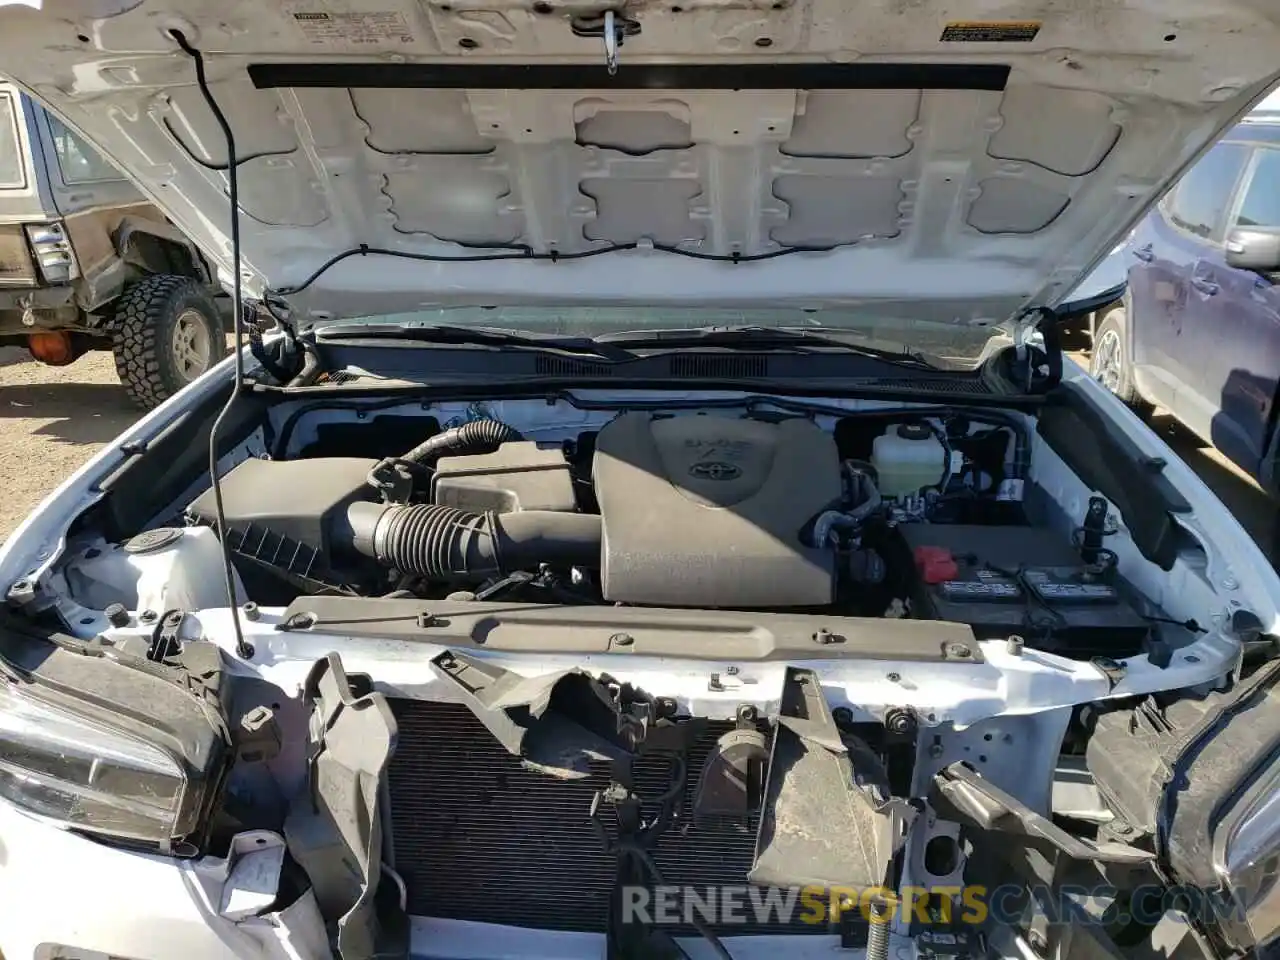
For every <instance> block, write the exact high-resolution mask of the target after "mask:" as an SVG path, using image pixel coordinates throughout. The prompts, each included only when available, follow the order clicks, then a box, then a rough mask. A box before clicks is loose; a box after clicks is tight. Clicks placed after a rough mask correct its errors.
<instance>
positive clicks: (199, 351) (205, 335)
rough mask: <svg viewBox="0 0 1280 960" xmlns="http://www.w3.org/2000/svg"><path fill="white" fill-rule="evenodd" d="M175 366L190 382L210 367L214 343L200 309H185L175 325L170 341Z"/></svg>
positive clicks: (183, 377)
mask: <svg viewBox="0 0 1280 960" xmlns="http://www.w3.org/2000/svg"><path fill="white" fill-rule="evenodd" d="M170 350H171V352H172V353H173V366H174V369H175V370H176V371H177V373H178V376H180V377H181V378H182V379H183V380H184V381H186V382H187V383H190V382H191V381H192V380H194V379H195V378H196V377H198V376H200V374H202V373H204V372H205V371H206V370H208V369H209V363H210V361H211V360H212V358H213V343H212V341H211V340H210V337H209V326H208V322H207V321H206V320H205V318H204V316H203V315H202V314H201V313H200V311H199V310H184V311H182V313H180V314H179V315H178V319H177V321H175V322H174V325H173V339H172V341H171V343H170Z"/></svg>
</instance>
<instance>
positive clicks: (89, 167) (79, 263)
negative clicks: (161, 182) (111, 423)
mask: <svg viewBox="0 0 1280 960" xmlns="http://www.w3.org/2000/svg"><path fill="white" fill-rule="evenodd" d="M214 294H215V291H214V289H213V288H212V286H211V284H210V273H209V270H208V267H207V266H206V264H205V262H204V260H203V258H202V257H201V255H200V253H199V251H198V250H197V249H196V247H195V246H194V245H193V244H192V243H191V242H190V241H189V240H188V239H187V238H186V237H185V236H183V235H182V233H181V232H180V231H178V230H177V229H176V228H174V227H173V226H172V225H171V224H170V223H169V222H168V220H166V219H165V217H164V215H163V214H162V213H161V212H160V211H159V210H158V209H157V208H156V207H155V206H154V205H152V204H151V203H149V202H148V201H147V200H146V199H145V197H143V195H142V194H141V193H140V192H139V191H138V189H137V188H136V187H135V186H134V185H133V183H132V182H130V181H129V180H127V179H125V177H124V176H123V175H122V174H121V173H120V171H119V170H117V169H116V168H115V167H114V166H112V165H111V163H110V162H109V161H107V160H106V159H105V158H104V157H103V156H102V155H101V154H99V153H98V152H97V151H96V150H94V149H93V148H92V147H90V146H89V145H88V144H87V143H85V141H84V140H83V139H82V138H80V137H78V136H76V134H74V133H72V132H71V131H70V130H69V129H67V127H65V126H64V125H63V124H62V123H61V122H60V121H59V120H58V119H57V118H56V117H54V116H52V115H51V114H49V113H48V112H46V111H45V110H44V109H43V108H42V107H41V106H40V105H39V104H37V103H36V102H35V101H34V100H32V99H31V98H30V97H28V96H26V95H25V94H23V93H22V92H21V91H20V90H19V89H17V88H16V87H14V86H12V85H10V84H0V344H19V345H22V346H26V347H28V348H29V349H30V351H31V354H32V356H33V357H35V358H36V359H37V360H40V361H41V362H43V363H48V364H53V365H55V366H61V365H64V364H68V363H71V362H72V361H74V360H75V359H76V358H77V357H79V356H80V355H81V354H83V353H84V352H85V351H86V350H92V349H110V350H112V351H113V352H114V354H115V359H116V371H117V373H118V374H119V376H120V381H121V383H123V384H124V387H125V390H126V391H127V392H128V393H129V396H130V397H131V398H132V399H133V400H134V401H135V402H136V403H137V404H139V405H140V406H142V407H153V406H155V405H156V404H157V403H159V402H160V401H162V400H164V399H166V398H167V397H169V396H171V395H172V394H173V393H175V392H176V391H178V390H179V389H181V388H182V387H184V386H185V385H186V384H187V383H189V382H190V381H191V380H193V379H195V378H196V377H198V376H199V375H200V374H202V373H204V372H205V371H206V370H208V369H209V368H210V367H211V366H212V365H213V364H214V363H215V362H216V361H217V360H218V359H219V358H220V357H221V356H222V355H223V354H224V353H225V352H226V348H225V337H224V333H223V321H222V318H221V311H220V309H219V307H218V301H217V300H215V299H214Z"/></svg>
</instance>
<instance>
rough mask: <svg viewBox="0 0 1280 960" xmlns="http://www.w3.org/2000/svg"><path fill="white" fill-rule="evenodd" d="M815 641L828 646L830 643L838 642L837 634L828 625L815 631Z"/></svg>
mask: <svg viewBox="0 0 1280 960" xmlns="http://www.w3.org/2000/svg"><path fill="white" fill-rule="evenodd" d="M813 642H814V643H820V644H822V645H823V646H826V645H827V644H829V643H835V642H836V635H835V634H834V633H832V632H831V631H830V630H828V629H827V628H826V627H823V628H821V629H820V630H818V631H816V632H815V633H814V635H813Z"/></svg>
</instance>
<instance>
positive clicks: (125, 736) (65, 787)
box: [0, 683, 187, 846]
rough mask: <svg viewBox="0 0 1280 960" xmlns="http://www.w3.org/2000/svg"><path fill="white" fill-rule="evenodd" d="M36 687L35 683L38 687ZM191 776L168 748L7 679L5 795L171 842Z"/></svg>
mask: <svg viewBox="0 0 1280 960" xmlns="http://www.w3.org/2000/svg"><path fill="white" fill-rule="evenodd" d="M31 686H34V685H31ZM186 793H187V776H186V773H185V771H184V769H183V766H182V764H181V763H180V762H179V761H178V760H177V759H175V758H174V757H173V756H172V755H171V754H169V753H168V752H167V751H166V750H164V749H162V748H161V747H159V746H157V745H155V744H153V743H149V742H147V741H145V740H143V739H141V738H139V737H137V736H135V735H133V734H131V733H127V732H125V731H123V730H120V729H115V728H113V727H111V726H109V725H107V724H104V723H102V722H101V721H99V720H96V719H90V718H88V717H85V716H81V715H79V714H77V713H73V712H71V711H70V710H67V709H64V708H63V707H61V706H55V705H54V704H53V703H51V702H48V701H46V700H44V699H43V698H41V697H39V696H37V695H35V691H34V690H27V689H23V688H21V687H20V686H19V685H18V684H15V683H0V797H3V798H4V799H5V800H7V801H9V802H10V803H13V804H14V805H16V806H18V807H21V808H22V809H24V810H26V811H28V812H30V813H34V814H36V815H38V816H40V817H44V818H47V819H50V820H55V821H60V822H61V823H62V824H64V825H66V826H67V827H70V828H73V829H76V830H83V831H86V832H90V833H95V834H103V835H106V836H110V837H115V838H119V839H122V840H132V841H139V842H142V843H146V844H157V845H161V846H166V845H167V844H168V843H169V841H170V840H171V839H172V838H174V837H175V836H179V835H181V834H182V833H183V832H184V831H183V827H182V824H181V822H180V821H181V819H182V811H183V808H184V799H185V796H186Z"/></svg>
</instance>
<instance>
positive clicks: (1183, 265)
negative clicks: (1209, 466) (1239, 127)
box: [1128, 143, 1250, 429]
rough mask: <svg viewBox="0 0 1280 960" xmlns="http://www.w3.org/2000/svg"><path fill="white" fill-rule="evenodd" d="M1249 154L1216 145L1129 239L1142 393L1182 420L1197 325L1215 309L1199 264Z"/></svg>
mask: <svg viewBox="0 0 1280 960" xmlns="http://www.w3.org/2000/svg"><path fill="white" fill-rule="evenodd" d="M1249 153H1250V148H1249V146H1248V145H1246V144H1242V143H1220V144H1218V145H1217V146H1215V147H1214V148H1213V149H1212V150H1210V151H1209V152H1208V153H1207V154H1205V155H1204V157H1202V158H1201V159H1200V161H1199V162H1198V163H1197V164H1196V165H1195V166H1194V167H1192V168H1191V169H1190V170H1189V171H1188V172H1187V173H1186V174H1185V175H1184V176H1183V178H1182V179H1181V181H1179V183H1178V184H1177V186H1175V187H1174V189H1173V190H1172V191H1171V192H1170V193H1169V194H1168V195H1167V196H1166V197H1165V199H1164V200H1163V201H1161V203H1160V205H1159V206H1158V208H1157V209H1156V210H1155V211H1154V212H1153V213H1152V214H1151V215H1150V216H1148V217H1147V218H1145V219H1144V220H1143V221H1142V223H1141V224H1140V225H1139V226H1138V228H1137V230H1135V231H1134V234H1133V237H1132V238H1131V239H1130V241H1129V244H1128V255H1129V260H1130V263H1129V300H1130V304H1129V312H1130V318H1129V321H1130V327H1131V331H1130V336H1131V338H1132V345H1133V354H1132V355H1133V374H1134V382H1135V383H1136V384H1137V386H1138V388H1139V391H1140V392H1141V393H1142V395H1143V396H1144V397H1146V398H1147V399H1149V400H1151V401H1152V402H1154V403H1158V404H1160V405H1161V406H1164V407H1167V408H1169V409H1170V410H1171V411H1173V412H1174V415H1175V416H1177V417H1178V418H1179V419H1183V410H1182V403H1183V402H1184V400H1185V398H1186V397H1188V396H1190V395H1193V394H1194V391H1195V389H1196V388H1195V387H1194V384H1196V382H1197V380H1198V379H1199V378H1200V376H1201V371H1200V367H1201V361H1200V358H1199V357H1198V356H1197V350H1198V349H1199V348H1198V347H1197V346H1196V345H1195V340H1196V337H1195V335H1194V331H1195V329H1196V328H1197V326H1202V325H1203V324H1204V323H1205V322H1206V321H1205V316H1204V314H1205V312H1206V310H1207V309H1212V307H1213V304H1212V303H1211V302H1210V297H1209V295H1208V294H1206V293H1205V291H1206V290H1207V289H1209V286H1208V284H1207V283H1206V281H1205V279H1204V278H1203V277H1202V276H1201V275H1200V274H1198V273H1197V271H1196V264H1197V262H1198V261H1200V260H1202V259H1203V258H1204V257H1206V256H1208V255H1210V254H1211V253H1212V251H1213V250H1214V249H1215V247H1217V248H1221V245H1222V241H1223V236H1224V233H1225V227H1226V219H1227V210H1228V208H1229V206H1230V203H1231V198H1232V196H1233V195H1234V194H1235V190H1236V185H1237V184H1238V183H1239V180H1240V177H1241V175H1242V173H1243V171H1244V167H1245V163H1246V162H1247V160H1248V159H1249ZM1188 426H1191V427H1192V429H1195V426H1194V424H1192V423H1190V422H1188Z"/></svg>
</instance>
